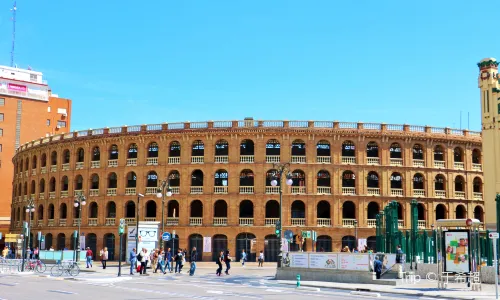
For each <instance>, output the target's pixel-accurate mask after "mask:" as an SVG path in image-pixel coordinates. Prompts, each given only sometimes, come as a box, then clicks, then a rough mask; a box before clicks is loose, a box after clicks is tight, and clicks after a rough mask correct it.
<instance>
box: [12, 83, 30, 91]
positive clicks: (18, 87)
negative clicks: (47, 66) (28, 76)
mask: <svg viewBox="0 0 500 300" xmlns="http://www.w3.org/2000/svg"><path fill="white" fill-rule="evenodd" d="M7 88H8V89H9V90H11V91H16V92H27V91H28V88H27V87H26V86H24V85H19V84H14V83H9V84H8V85H7Z"/></svg>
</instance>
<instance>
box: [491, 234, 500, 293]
mask: <svg viewBox="0 0 500 300" xmlns="http://www.w3.org/2000/svg"><path fill="white" fill-rule="evenodd" d="M498 236H499V234H498V232H490V234H489V238H490V239H492V242H493V261H494V262H495V264H494V266H495V295H496V297H495V299H498V274H496V273H497V272H498V260H497V240H498Z"/></svg>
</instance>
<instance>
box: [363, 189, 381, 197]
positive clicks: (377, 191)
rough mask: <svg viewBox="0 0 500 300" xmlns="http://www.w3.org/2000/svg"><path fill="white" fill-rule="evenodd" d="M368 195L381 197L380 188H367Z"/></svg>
mask: <svg viewBox="0 0 500 300" xmlns="http://www.w3.org/2000/svg"><path fill="white" fill-rule="evenodd" d="M366 193H367V194H368V196H380V188H370V187H369V188H367V189H366Z"/></svg>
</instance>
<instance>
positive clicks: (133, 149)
mask: <svg viewBox="0 0 500 300" xmlns="http://www.w3.org/2000/svg"><path fill="white" fill-rule="evenodd" d="M137 151H138V148H137V144H136V143H132V144H130V146H128V153H127V158H129V159H133V158H137Z"/></svg>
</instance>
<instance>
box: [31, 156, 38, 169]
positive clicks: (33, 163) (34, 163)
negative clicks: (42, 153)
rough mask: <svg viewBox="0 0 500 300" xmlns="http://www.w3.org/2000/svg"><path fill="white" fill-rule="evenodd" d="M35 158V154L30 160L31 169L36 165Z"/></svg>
mask: <svg viewBox="0 0 500 300" xmlns="http://www.w3.org/2000/svg"><path fill="white" fill-rule="evenodd" d="M37 161H38V160H37V158H36V155H34V156H33V158H32V160H31V168H32V169H36V167H37Z"/></svg>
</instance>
